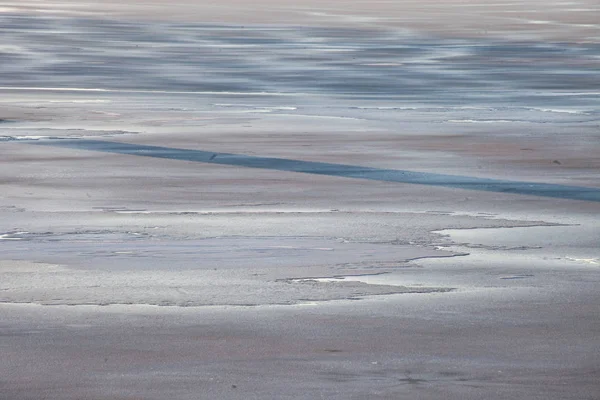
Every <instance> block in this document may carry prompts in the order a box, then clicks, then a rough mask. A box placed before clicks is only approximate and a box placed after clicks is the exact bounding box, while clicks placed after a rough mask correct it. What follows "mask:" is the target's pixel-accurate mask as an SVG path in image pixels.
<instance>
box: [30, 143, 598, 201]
mask: <svg viewBox="0 0 600 400" xmlns="http://www.w3.org/2000/svg"><path fill="white" fill-rule="evenodd" d="M32 143H34V144H41V145H48V146H58V147H66V148H74V149H84V150H91V151H101V152H107V153H117V154H128V155H135V156H143V157H156V158H167V159H172V160H181V161H194V162H199V163H210V164H220V165H233V166H239V167H248V168H261V169H270V170H276V171H289V172H300V173H307V174H316V175H329V176H337V177H342V178H355V179H368V180H374V181H384V182H397V183H410V184H419V185H430V186H442V187H450V188H458V189H467V190H480V191H487V192H499V193H513V194H523V195H534V196H543V197H554V198H561V199H572V200H587V201H598V202H600V189H596V188H588V187H581V186H568V185H554V184H547V183H535V182H519V181H508V180H500V179H485V178H477V177H469V176H457V175H446V174H434V173H425V172H415V171H409V170H394V169H381V168H369V167H362V166H356V165H343V164H331V163H323V162H312V161H302V160H290V159H283V158H273V157H255V156H248V155H244V154H229V153H215V152H211V151H202V150H189V149H175V148H168V147H159V146H144V145H137V144H129V143H119V142H108V141H100V140H85V139H80V140H44V141H35V142H32Z"/></svg>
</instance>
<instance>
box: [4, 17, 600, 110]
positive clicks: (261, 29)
mask: <svg viewBox="0 0 600 400" xmlns="http://www.w3.org/2000/svg"><path fill="white" fill-rule="evenodd" d="M599 54H600V45H599V44H598V43H579V44H574V43H569V44H566V43H536V42H525V41H524V42H514V41H511V42H502V41H498V40H486V39H469V40H468V39H442V38H434V37H426V36H421V35H416V34H412V33H410V32H408V31H402V30H397V31H378V30H366V29H363V30H361V29H349V28H348V29H341V28H330V29H328V28H316V27H299V26H260V25H254V26H252V27H245V26H217V25H206V24H181V23H180V24H176V23H145V24H141V23H136V22H122V21H120V22H117V21H112V20H108V19H91V18H72V17H69V18H55V17H39V16H37V17H32V16H27V15H18V14H10V13H6V14H0V63H1V65H2V73H1V74H0V86H5V87H33V88H36V87H60V88H88V89H97V88H100V89H113V90H158V91H163V90H164V91H183V92H203V91H204V92H205V91H208V92H235V93H256V92H267V93H286V94H302V93H307V94H323V95H332V96H338V97H339V96H343V97H347V96H352V97H359V98H362V99H391V100H396V101H398V102H412V103H414V102H419V103H433V104H447V105H459V104H479V105H481V104H487V105H490V104H496V105H500V104H501V105H505V106H506V105H510V106H515V105H519V104H522V105H525V104H528V105H530V106H531V105H544V106H547V107H553V106H558V105H560V106H562V107H564V106H570V107H575V108H577V107H584V108H588V109H589V107H590V102H591V101H596V100H597V99H598V92H600V79H598V70H599V68H600V59H599V58H598V55H599ZM597 106H598V104H597V103H596V105H595V107H592V108H594V110H592V111H596V112H597V111H598V109H597Z"/></svg>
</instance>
